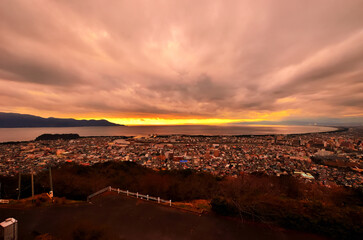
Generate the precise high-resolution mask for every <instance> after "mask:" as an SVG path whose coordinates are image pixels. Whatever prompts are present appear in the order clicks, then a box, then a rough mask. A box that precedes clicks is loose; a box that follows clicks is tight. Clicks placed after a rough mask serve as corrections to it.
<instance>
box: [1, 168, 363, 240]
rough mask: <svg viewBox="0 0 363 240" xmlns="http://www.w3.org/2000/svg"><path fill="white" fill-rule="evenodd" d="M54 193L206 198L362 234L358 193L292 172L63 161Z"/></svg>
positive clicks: (303, 225)
mask: <svg viewBox="0 0 363 240" xmlns="http://www.w3.org/2000/svg"><path fill="white" fill-rule="evenodd" d="M52 174H53V185H54V194H55V196H58V197H66V198H68V199H74V200H85V199H86V198H87V196H88V195H89V194H91V193H93V192H96V191H98V190H100V189H101V188H104V187H106V186H113V187H117V188H120V189H124V190H130V191H133V192H139V193H143V194H149V195H151V196H159V197H161V198H164V199H172V200H173V201H191V200H195V199H207V200H210V202H211V208H212V210H213V211H214V212H215V213H217V214H220V215H225V216H232V217H238V218H242V219H243V220H253V221H260V222H263V223H267V224H277V225H280V226H282V227H285V228H289V229H297V230H303V231H308V232H313V233H319V234H324V235H326V236H329V237H333V238H336V239H359V237H361V236H362V234H363V207H362V206H363V197H362V193H360V192H355V191H354V190H352V189H346V188H343V187H340V186H335V187H331V188H327V187H325V186H320V185H318V184H315V183H305V182H303V181H302V180H299V179H296V178H294V177H291V176H283V177H271V176H264V175H243V176H240V177H238V178H229V177H226V178H219V177H215V176H213V175H211V174H208V173H199V172H193V171H191V170H183V171H155V170H152V169H148V168H144V167H142V166H139V165H137V164H134V163H131V162H107V163H100V164H95V165H93V166H90V167H86V166H79V165H74V164H65V165H62V166H60V167H58V168H54V169H52ZM0 181H1V182H2V186H3V187H2V192H1V196H2V197H3V198H5V197H6V198H16V197H17V191H16V188H17V178H16V177H13V178H10V177H7V178H5V177H1V178H0ZM35 190H36V193H42V192H47V191H49V176H48V172H47V171H45V172H42V173H40V174H38V175H36V176H35ZM30 195H31V188H30V177H29V176H22V196H21V197H22V198H23V197H28V196H30Z"/></svg>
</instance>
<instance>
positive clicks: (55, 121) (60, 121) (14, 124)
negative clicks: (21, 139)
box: [0, 112, 123, 128]
mask: <svg viewBox="0 0 363 240" xmlns="http://www.w3.org/2000/svg"><path fill="white" fill-rule="evenodd" d="M95 126H123V125H119V124H115V123H111V122H109V121H107V120H76V119H72V118H42V117H38V116H34V115H28V114H19V113H2V112H0V128H21V127H95Z"/></svg>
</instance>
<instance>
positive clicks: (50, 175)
mask: <svg viewBox="0 0 363 240" xmlns="http://www.w3.org/2000/svg"><path fill="white" fill-rule="evenodd" d="M49 181H50V191H52V192H53V179H52V168H51V167H49Z"/></svg>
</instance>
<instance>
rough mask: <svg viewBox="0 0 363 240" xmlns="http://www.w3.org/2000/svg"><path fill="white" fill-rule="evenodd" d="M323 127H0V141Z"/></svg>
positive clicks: (275, 131) (284, 131) (274, 131)
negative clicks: (66, 135) (63, 135)
mask: <svg viewBox="0 0 363 240" xmlns="http://www.w3.org/2000/svg"><path fill="white" fill-rule="evenodd" d="M333 130H336V128H332V127H322V126H283V125H276V126H275V125H274V126H254V125H247V126H246V125H244V126H230V125H229V126H226V125H219V126H211V125H183V126H112V127H64V128H63V127H58V128H0V142H10V141H30V140H34V139H35V138H36V137H38V136H39V135H41V134H44V133H52V134H55V133H59V134H61V133H77V134H79V135H80V136H140V135H141V136H146V135H149V134H160V135H168V134H186V135H264V134H293V133H310V132H325V131H333Z"/></svg>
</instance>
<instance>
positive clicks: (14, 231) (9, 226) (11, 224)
mask: <svg viewBox="0 0 363 240" xmlns="http://www.w3.org/2000/svg"><path fill="white" fill-rule="evenodd" d="M0 239H1V240H18V221H17V220H16V219H14V218H8V219H6V220H5V221H4V222H2V223H0Z"/></svg>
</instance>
